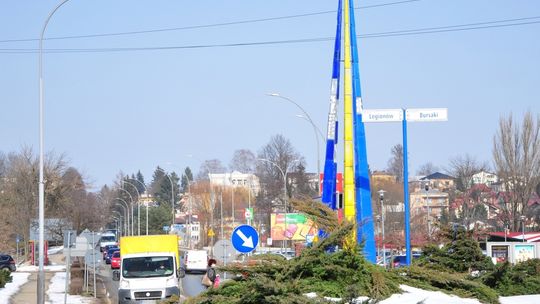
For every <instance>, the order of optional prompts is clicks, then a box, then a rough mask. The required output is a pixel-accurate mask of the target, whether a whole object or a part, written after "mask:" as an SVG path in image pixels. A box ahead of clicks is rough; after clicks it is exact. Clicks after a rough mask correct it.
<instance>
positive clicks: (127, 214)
mask: <svg viewBox="0 0 540 304" xmlns="http://www.w3.org/2000/svg"><path fill="white" fill-rule="evenodd" d="M115 200H118V201H121V202H123V203H124V204H126V206H125V207H124V205H122V204H117V205H118V206H121V207H122V208H123V209H124V213H125V214H126V232H127V235H129V206H128V203H127V202H126V201H125V200H123V199H121V198H119V197H117V198H115ZM132 220H133V219H132ZM132 235H133V231H132Z"/></svg>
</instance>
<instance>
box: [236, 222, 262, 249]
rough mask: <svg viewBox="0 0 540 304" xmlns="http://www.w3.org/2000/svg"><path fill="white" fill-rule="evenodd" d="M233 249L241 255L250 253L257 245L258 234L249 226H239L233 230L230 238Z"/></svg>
mask: <svg viewBox="0 0 540 304" xmlns="http://www.w3.org/2000/svg"><path fill="white" fill-rule="evenodd" d="M231 241H232V244H233V246H234V249H236V250H238V251H239V252H242V253H248V252H251V251H253V250H254V249H255V247H257V244H258V243H259V234H258V233H257V230H255V228H253V227H251V226H249V225H240V226H238V227H236V228H235V229H234V230H233V233H232V237H231Z"/></svg>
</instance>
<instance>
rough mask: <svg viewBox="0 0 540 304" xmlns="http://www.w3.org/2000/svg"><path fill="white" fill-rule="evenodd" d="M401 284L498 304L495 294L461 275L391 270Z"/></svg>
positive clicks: (415, 270) (417, 268)
mask: <svg viewBox="0 0 540 304" xmlns="http://www.w3.org/2000/svg"><path fill="white" fill-rule="evenodd" d="M393 272H394V274H395V278H396V279H397V280H399V281H401V283H403V284H406V285H410V286H413V287H417V288H421V289H427V290H441V291H445V292H447V293H451V294H454V295H457V296H460V297H465V298H476V299H478V300H480V301H481V302H482V303H499V296H498V294H497V292H496V291H495V290H493V289H491V288H489V287H488V286H486V285H484V284H482V283H481V282H475V281H472V280H469V279H468V276H467V275H466V274H463V273H445V272H441V271H437V270H432V269H428V268H424V267H419V266H411V267H408V268H401V269H395V270H393Z"/></svg>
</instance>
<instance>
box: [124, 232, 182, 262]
mask: <svg viewBox="0 0 540 304" xmlns="http://www.w3.org/2000/svg"><path fill="white" fill-rule="evenodd" d="M149 252H175V253H176V263H177V265H180V258H179V253H178V236H177V235H172V234H160V235H140V236H124V237H122V238H120V256H124V255H126V254H132V253H149Z"/></svg>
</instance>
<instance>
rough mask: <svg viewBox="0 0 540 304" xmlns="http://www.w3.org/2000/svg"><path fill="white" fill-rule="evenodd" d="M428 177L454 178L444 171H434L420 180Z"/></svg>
mask: <svg viewBox="0 0 540 304" xmlns="http://www.w3.org/2000/svg"><path fill="white" fill-rule="evenodd" d="M429 179H454V177H452V176H450V175H446V174H444V173H441V172H435V173H432V174H430V175H428V176H426V177H423V178H421V179H420V180H429Z"/></svg>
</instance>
